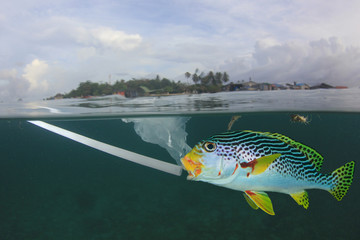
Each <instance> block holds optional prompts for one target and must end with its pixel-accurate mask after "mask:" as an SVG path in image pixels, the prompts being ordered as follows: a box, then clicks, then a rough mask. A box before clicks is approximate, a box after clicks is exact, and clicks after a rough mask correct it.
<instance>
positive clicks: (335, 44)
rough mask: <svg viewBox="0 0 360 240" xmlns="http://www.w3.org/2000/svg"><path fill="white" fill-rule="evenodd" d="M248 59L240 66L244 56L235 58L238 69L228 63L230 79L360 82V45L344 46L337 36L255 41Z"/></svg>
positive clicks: (286, 81)
mask: <svg viewBox="0 0 360 240" xmlns="http://www.w3.org/2000/svg"><path fill="white" fill-rule="evenodd" d="M250 61H251V62H253V64H252V66H251V67H247V68H246V67H244V66H246V65H244V58H241V59H239V60H237V61H236V62H237V63H238V66H239V69H240V71H236V70H235V69H234V67H232V69H231V71H232V72H230V76H232V78H231V80H232V81H236V80H241V79H245V80H247V79H248V78H249V77H252V79H253V80H255V81H257V82H271V83H275V82H276V83H288V82H293V81H297V82H305V83H310V84H318V83H322V82H326V83H330V84H333V85H342V84H344V85H348V86H359V85H360V82H359V81H360V69H359V67H358V66H359V64H360V49H359V48H357V47H345V46H344V45H343V44H342V43H341V42H340V41H339V40H338V39H337V38H329V39H321V40H318V41H311V42H309V43H308V44H303V43H299V42H288V43H282V44H270V45H267V44H264V43H263V42H261V41H259V42H257V44H256V45H255V49H254V53H253V55H252V57H251V60H250ZM232 65H233V66H234V63H232ZM235 65H236V64H235ZM228 66H231V64H229V65H228ZM241 66H243V67H241ZM226 67H227V65H225V66H222V68H226ZM241 69H242V71H241ZM244 69H246V70H245V71H244ZM231 73H232V74H231Z"/></svg>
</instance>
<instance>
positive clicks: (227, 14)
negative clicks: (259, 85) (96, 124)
mask: <svg viewBox="0 0 360 240" xmlns="http://www.w3.org/2000/svg"><path fill="white" fill-rule="evenodd" d="M359 9H360V1H358V0H348V1H346V4H344V1H343V0H330V1H329V0H317V1H313V0H297V1H295V0H294V1H290V0H222V1H218V0H152V1H147V0H86V1H85V0H52V1H45V0H32V1H28V0H12V1H3V2H2V3H1V8H0V101H6V100H7V99H17V98H30V97H32V98H40V99H41V98H45V97H49V96H53V95H55V94H56V93H66V92H69V91H70V90H72V89H74V88H76V87H77V86H78V85H79V83H80V82H84V81H87V80H90V81H93V82H109V81H111V82H112V83H114V82H115V81H116V80H121V79H124V80H129V79H132V78H146V77H154V76H156V75H157V74H158V75H160V77H166V78H169V79H171V80H175V81H178V80H185V77H184V74H185V72H190V73H194V72H195V69H196V68H198V69H199V70H200V71H204V72H208V71H214V72H217V71H221V72H224V71H226V72H227V73H228V74H229V76H230V81H232V82H238V81H242V80H245V81H248V80H249V78H250V77H251V79H252V80H254V81H256V82H269V83H291V82H294V81H296V82H304V83H308V84H310V85H315V84H319V83H322V82H326V83H329V84H332V85H345V86H349V87H359V86H360V67H359V66H360V31H359V30H358V29H360V14H359V13H358V12H359Z"/></svg>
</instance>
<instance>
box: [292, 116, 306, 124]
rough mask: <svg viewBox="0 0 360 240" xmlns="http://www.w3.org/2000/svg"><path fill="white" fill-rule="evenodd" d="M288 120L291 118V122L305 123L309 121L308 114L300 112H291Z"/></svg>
mask: <svg viewBox="0 0 360 240" xmlns="http://www.w3.org/2000/svg"><path fill="white" fill-rule="evenodd" d="M290 120H291V122H299V123H303V124H305V125H307V124H309V123H310V120H309V118H308V116H303V115H300V114H291V115H290Z"/></svg>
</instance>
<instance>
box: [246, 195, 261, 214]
mask: <svg viewBox="0 0 360 240" xmlns="http://www.w3.org/2000/svg"><path fill="white" fill-rule="evenodd" d="M244 197H245V200H246V202H247V203H248V204H249V205H250V207H252V208H253V209H255V210H258V209H259V207H258V206H257V205H256V203H255V202H254V201H253V200H251V198H250V197H249V196H248V195H247V194H245V193H244Z"/></svg>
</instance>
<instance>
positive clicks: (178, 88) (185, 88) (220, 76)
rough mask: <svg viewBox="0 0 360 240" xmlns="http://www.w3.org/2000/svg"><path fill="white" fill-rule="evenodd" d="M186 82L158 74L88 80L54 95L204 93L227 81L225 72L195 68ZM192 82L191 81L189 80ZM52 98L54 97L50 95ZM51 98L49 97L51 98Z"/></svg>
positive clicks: (131, 95)
mask: <svg viewBox="0 0 360 240" xmlns="http://www.w3.org/2000/svg"><path fill="white" fill-rule="evenodd" d="M185 78H186V79H187V83H183V82H180V81H178V82H175V81H173V80H170V79H167V78H160V76H159V75H157V76H156V78H154V79H147V78H142V79H135V78H133V79H131V80H128V81H125V80H117V81H116V82H115V83H114V84H110V83H107V82H105V83H97V82H92V81H90V80H88V81H85V82H81V83H80V84H79V86H78V87H77V88H76V89H73V90H71V91H70V92H69V93H66V94H57V95H56V96H55V98H56V97H59V96H61V97H63V98H75V97H88V96H104V95H111V94H123V95H126V96H128V97H135V96H144V95H146V94H177V93H194V92H196V93H205V92H219V91H221V87H222V86H223V84H226V83H227V82H228V81H229V78H230V77H229V75H228V74H227V73H226V72H223V73H222V72H215V73H214V72H213V71H209V72H208V73H207V74H205V73H204V72H199V69H196V70H195V72H194V73H193V74H192V73H190V72H186V73H185ZM190 79H191V81H192V82H193V84H192V83H191V81H190ZM52 98H54V97H52ZM52 98H51V99H52Z"/></svg>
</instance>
